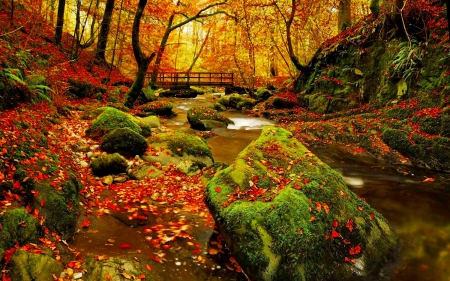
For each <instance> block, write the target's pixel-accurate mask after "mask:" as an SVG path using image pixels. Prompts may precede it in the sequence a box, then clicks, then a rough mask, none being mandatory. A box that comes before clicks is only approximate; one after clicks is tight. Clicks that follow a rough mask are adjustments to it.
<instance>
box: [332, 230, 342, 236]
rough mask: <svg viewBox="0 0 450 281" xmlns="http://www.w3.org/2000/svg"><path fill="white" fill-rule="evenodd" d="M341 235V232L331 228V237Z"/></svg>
mask: <svg viewBox="0 0 450 281" xmlns="http://www.w3.org/2000/svg"><path fill="white" fill-rule="evenodd" d="M340 236H341V235H340V234H339V232H337V231H336V230H334V229H332V230H331V237H333V238H338V237H340Z"/></svg>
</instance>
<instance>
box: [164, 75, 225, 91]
mask: <svg viewBox="0 0 450 281" xmlns="http://www.w3.org/2000/svg"><path fill="white" fill-rule="evenodd" d="M156 84H158V86H160V87H163V88H170V87H177V86H233V73H224V72H160V73H159V74H158V79H157V80H156Z"/></svg>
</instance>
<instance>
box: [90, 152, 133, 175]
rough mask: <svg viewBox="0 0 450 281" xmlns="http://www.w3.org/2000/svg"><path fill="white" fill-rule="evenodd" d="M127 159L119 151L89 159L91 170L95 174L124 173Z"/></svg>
mask: <svg viewBox="0 0 450 281" xmlns="http://www.w3.org/2000/svg"><path fill="white" fill-rule="evenodd" d="M127 166H128V164H127V160H126V159H125V158H124V157H123V156H122V155H120V154H119V153H113V154H108V155H102V156H100V157H98V158H95V159H92V160H91V168H92V172H93V173H94V175H96V176H106V175H111V174H120V173H125V172H126V170H127Z"/></svg>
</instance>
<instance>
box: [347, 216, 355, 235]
mask: <svg viewBox="0 0 450 281" xmlns="http://www.w3.org/2000/svg"><path fill="white" fill-rule="evenodd" d="M353 225H354V223H353V220H352V219H349V220H348V221H347V223H346V224H345V227H347V229H348V230H349V231H350V232H353Z"/></svg>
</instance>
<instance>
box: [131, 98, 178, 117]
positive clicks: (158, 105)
mask: <svg viewBox="0 0 450 281" xmlns="http://www.w3.org/2000/svg"><path fill="white" fill-rule="evenodd" d="M139 109H140V110H142V111H144V112H146V113H147V114H155V115H160V116H173V115H175V113H174V112H173V103H171V102H169V101H153V102H150V103H148V104H146V105H144V106H141V107H139Z"/></svg>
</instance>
